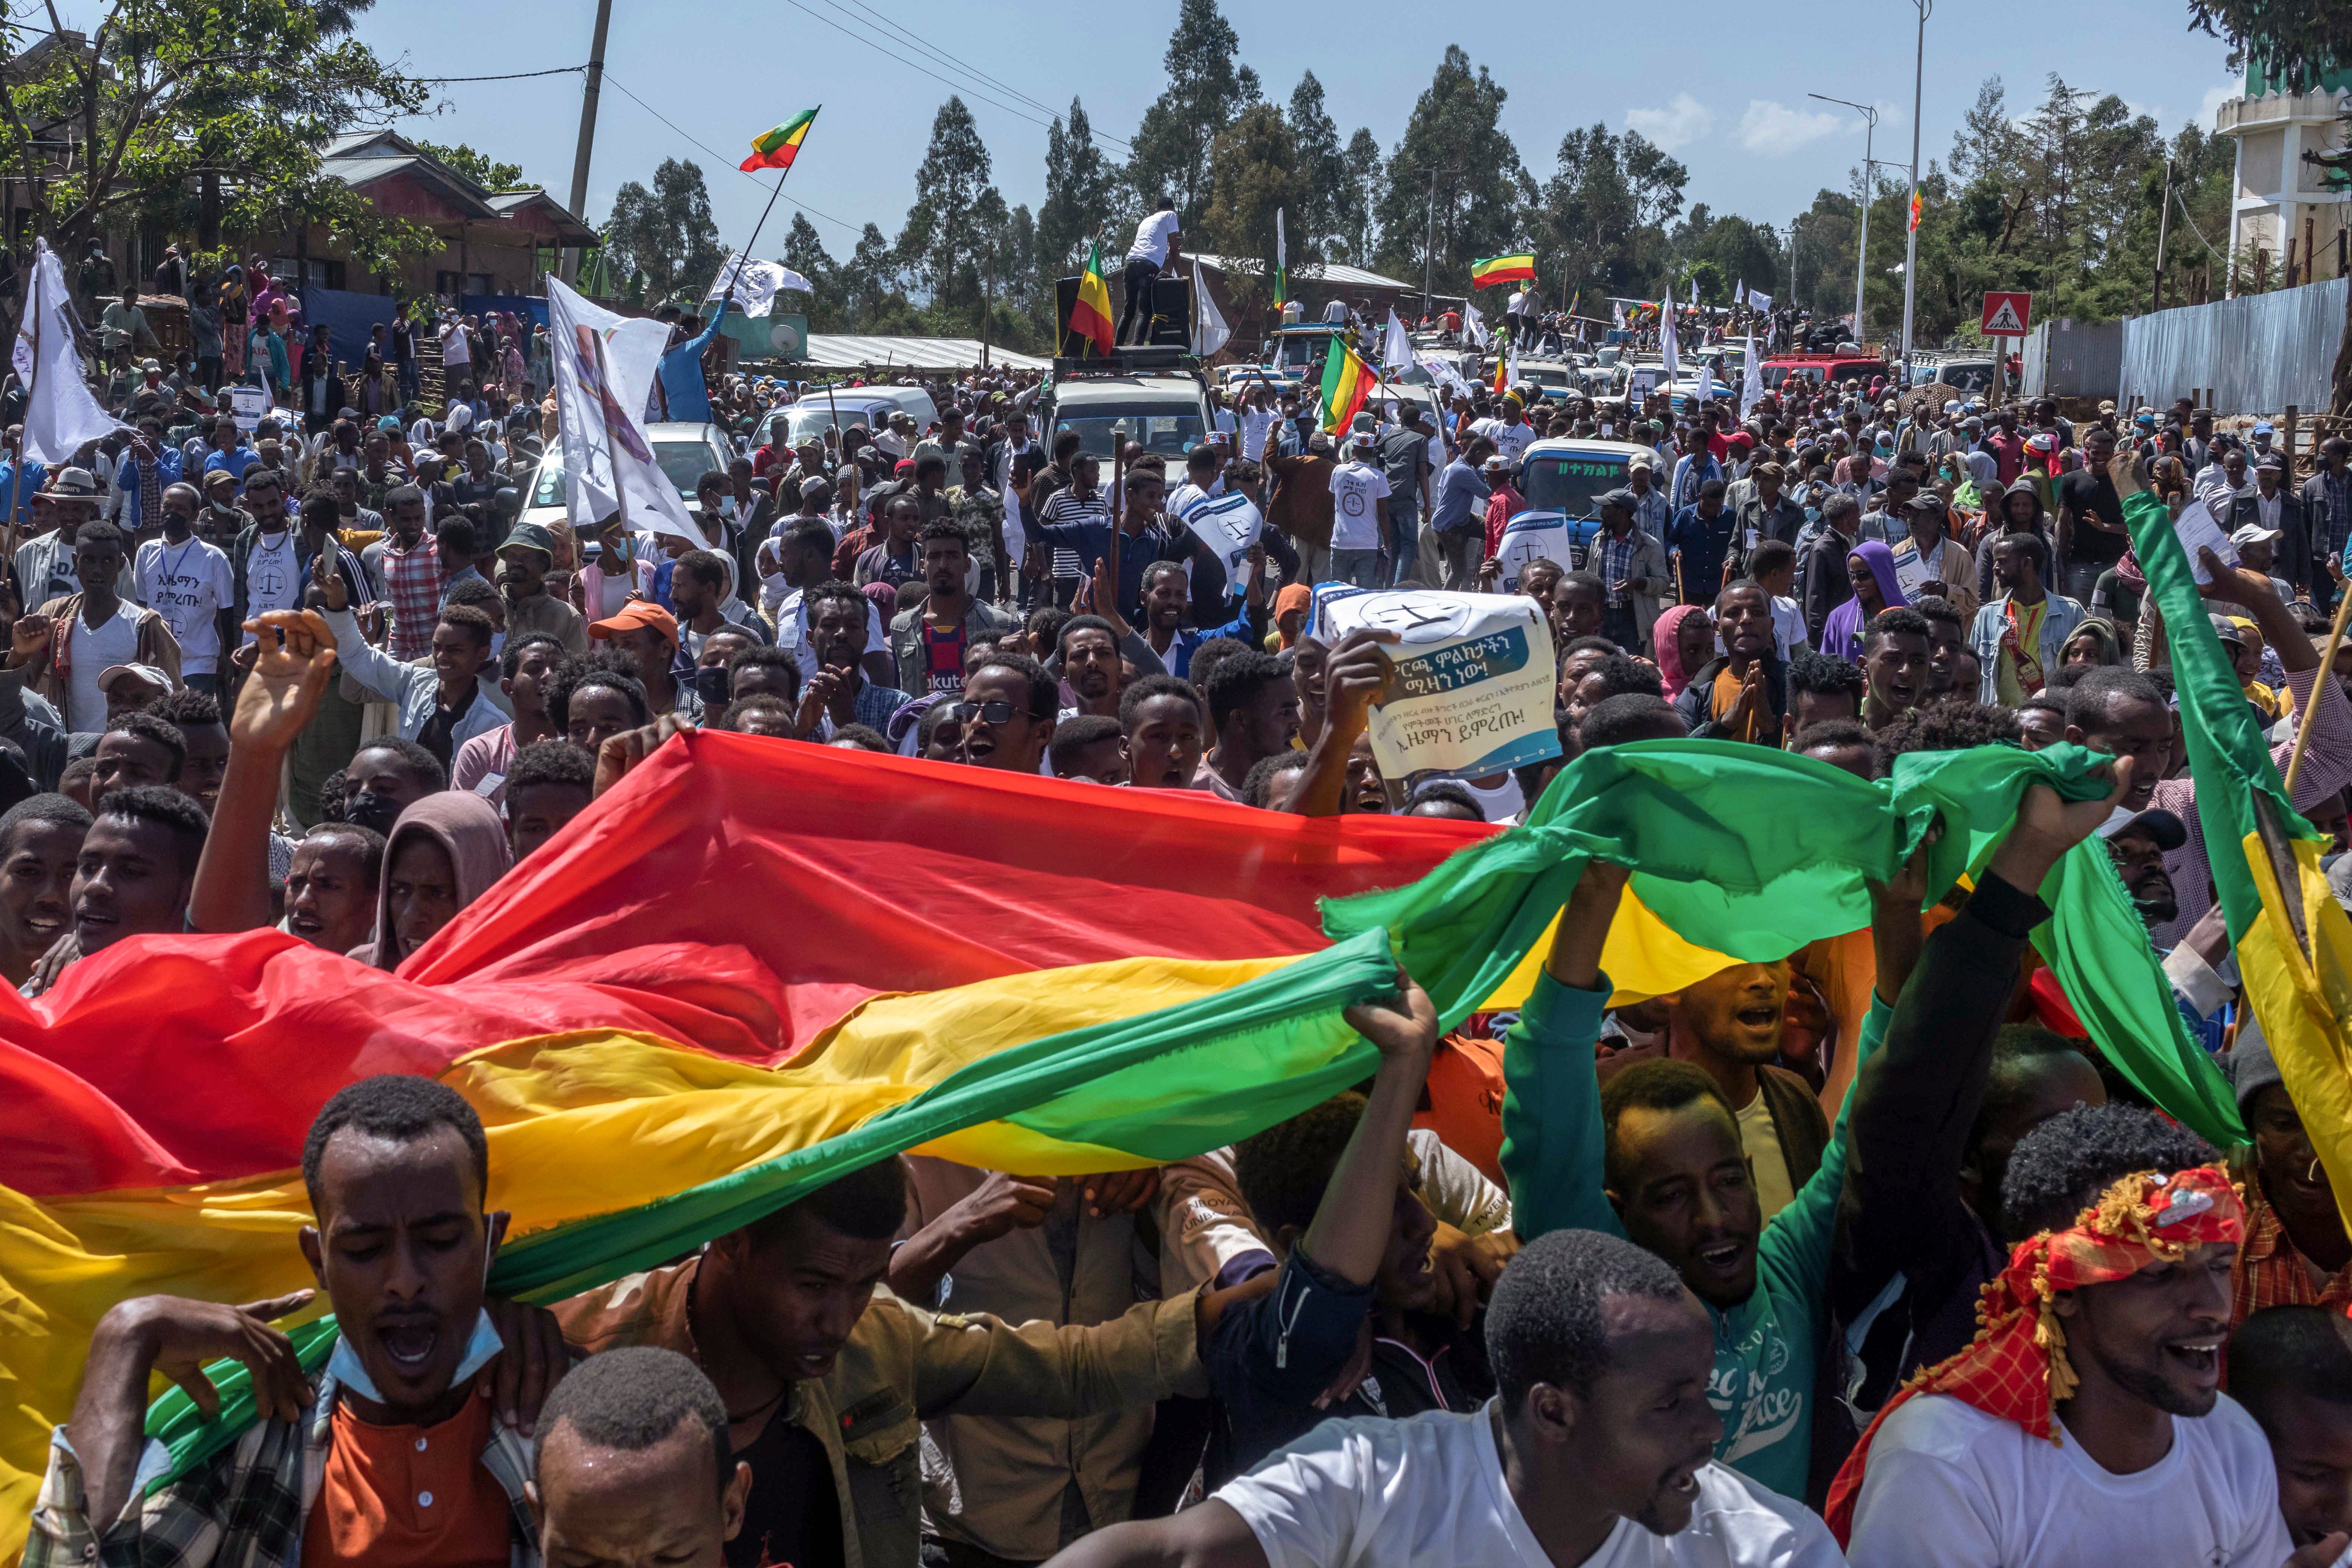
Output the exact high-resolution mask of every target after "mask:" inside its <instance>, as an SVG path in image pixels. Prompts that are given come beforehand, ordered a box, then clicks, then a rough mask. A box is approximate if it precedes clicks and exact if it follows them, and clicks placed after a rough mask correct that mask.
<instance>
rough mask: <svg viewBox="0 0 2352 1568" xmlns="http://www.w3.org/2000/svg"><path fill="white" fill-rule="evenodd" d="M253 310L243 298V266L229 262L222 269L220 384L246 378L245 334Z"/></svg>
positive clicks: (247, 330)
mask: <svg viewBox="0 0 2352 1568" xmlns="http://www.w3.org/2000/svg"><path fill="white" fill-rule="evenodd" d="M251 319H252V312H251V311H250V310H249V309H248V308H247V304H246V298H245V268H242V267H238V266H236V265H235V264H234V263H232V264H231V265H229V266H228V267H226V268H224V269H223V270H222V272H221V285H220V334H221V377H222V384H224V385H226V384H228V383H229V382H234V381H243V380H244V379H245V350H246V338H247V333H248V332H249V331H250V330H251V329H250V327H249V325H248V323H249V322H250V321H251Z"/></svg>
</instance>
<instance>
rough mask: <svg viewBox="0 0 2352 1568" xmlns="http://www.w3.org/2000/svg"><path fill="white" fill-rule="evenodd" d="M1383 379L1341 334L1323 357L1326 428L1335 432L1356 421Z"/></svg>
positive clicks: (1324, 424)
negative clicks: (1374, 386)
mask: <svg viewBox="0 0 2352 1568" xmlns="http://www.w3.org/2000/svg"><path fill="white" fill-rule="evenodd" d="M1378 379H1380V378H1379V377H1377V376H1375V375H1374V374H1372V367H1371V366H1370V365H1369V364H1366V363H1364V361H1363V357H1362V356H1361V355H1360V354H1358V353H1356V351H1355V350H1353V349H1351V348H1349V346H1348V345H1347V344H1346V343H1345V342H1341V341H1340V340H1339V339H1338V338H1334V339H1332V340H1331V352H1330V353H1329V354H1328V356H1326V358H1325V359H1324V361H1323V428H1324V429H1325V430H1327V431H1328V432H1330V433H1331V434H1332V435H1334V436H1336V435H1338V434H1339V432H1340V431H1342V430H1345V429H1346V428H1347V427H1348V426H1350V425H1352V424H1354V423H1355V422H1356V416H1357V415H1358V414H1359V413H1360V412H1362V410H1363V406H1364V400H1365V399H1366V398H1368V397H1370V395H1372V383H1373V382H1375V381H1377V380H1378Z"/></svg>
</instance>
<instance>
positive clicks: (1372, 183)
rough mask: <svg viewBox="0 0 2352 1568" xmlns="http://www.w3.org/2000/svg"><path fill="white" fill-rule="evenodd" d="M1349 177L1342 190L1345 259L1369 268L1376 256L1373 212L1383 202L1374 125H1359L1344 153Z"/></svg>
mask: <svg viewBox="0 0 2352 1568" xmlns="http://www.w3.org/2000/svg"><path fill="white" fill-rule="evenodd" d="M1341 158H1342V160H1343V162H1344V163H1345V166H1346V179H1345V181H1344V183H1343V184H1341V186H1340V189H1339V212H1338V215H1337V216H1338V234H1339V243H1338V245H1337V246H1336V247H1335V248H1336V249H1338V250H1339V252H1340V253H1341V259H1343V260H1346V261H1351V262H1354V263H1355V264H1356V265H1357V266H1359V267H1368V266H1370V264H1371V259H1372V213H1373V210H1374V209H1375V208H1377V207H1378V206H1379V205H1380V201H1381V144H1380V142H1379V141H1378V140H1377V139H1376V138H1374V136H1373V135H1372V132H1371V128H1370V126H1364V125H1359V126H1357V127H1356V133H1355V134H1354V135H1353V136H1350V137H1349V138H1348V150H1347V152H1346V153H1342V154H1341Z"/></svg>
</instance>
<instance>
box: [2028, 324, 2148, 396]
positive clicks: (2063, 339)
mask: <svg viewBox="0 0 2352 1568" xmlns="http://www.w3.org/2000/svg"><path fill="white" fill-rule="evenodd" d="M2123 353H2124V323H2123V322H2121V321H2097V322H2091V321H2074V320H2071V319H2069V318H2067V317H2063V316H2062V317H2060V318H2059V319H2058V320H2056V321H2044V322H2042V324H2041V325H2040V326H2038V327H2036V328H2034V329H2033V331H2032V334H2031V335H2029V336H2028V337H2027V338H2026V340H2025V374H2024V385H2025V393H2026V395H2028V396H2029V397H2113V396H2114V395H2116V374H2118V372H2119V371H2120V370H2121V369H2122V366H2123Z"/></svg>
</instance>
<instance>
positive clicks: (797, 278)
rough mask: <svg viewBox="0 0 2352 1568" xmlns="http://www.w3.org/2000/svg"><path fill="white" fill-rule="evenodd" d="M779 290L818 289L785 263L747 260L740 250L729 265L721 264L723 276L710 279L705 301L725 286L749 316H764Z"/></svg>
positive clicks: (712, 298) (729, 297)
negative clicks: (738, 269) (738, 270)
mask: <svg viewBox="0 0 2352 1568" xmlns="http://www.w3.org/2000/svg"><path fill="white" fill-rule="evenodd" d="M737 268H741V269H742V270H741V273H740V276H739V275H738V273H737V270H736V269H737ZM722 289H724V290H725V291H726V296H727V299H728V300H729V301H730V303H732V304H733V305H734V306H735V307H736V308H737V309H738V310H741V311H742V312H743V313H744V314H745V315H747V316H764V315H766V314H767V313H768V311H769V310H770V308H771V307H772V306H773V305H774V304H775V302H776V290H777V289H799V290H801V292H803V293H804V294H811V293H814V292H815V290H814V289H811V288H810V287H809V280H808V279H805V278H803V277H802V276H801V275H800V274H799V273H797V272H795V271H793V269H792V268H789V267H787V266H785V265H784V264H783V263H782V262H781V261H746V260H744V259H743V253H742V252H741V251H740V250H739V251H737V252H735V253H734V254H733V255H731V256H730V257H729V258H727V265H726V266H724V267H721V268H719V276H718V277H716V278H713V279H711V280H710V287H709V289H707V290H706V291H705V292H704V294H703V296H702V300H703V303H704V304H705V305H708V304H709V303H710V302H711V301H712V300H717V299H718V298H719V292H720V290H722Z"/></svg>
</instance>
